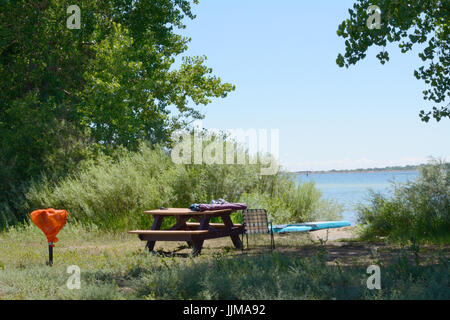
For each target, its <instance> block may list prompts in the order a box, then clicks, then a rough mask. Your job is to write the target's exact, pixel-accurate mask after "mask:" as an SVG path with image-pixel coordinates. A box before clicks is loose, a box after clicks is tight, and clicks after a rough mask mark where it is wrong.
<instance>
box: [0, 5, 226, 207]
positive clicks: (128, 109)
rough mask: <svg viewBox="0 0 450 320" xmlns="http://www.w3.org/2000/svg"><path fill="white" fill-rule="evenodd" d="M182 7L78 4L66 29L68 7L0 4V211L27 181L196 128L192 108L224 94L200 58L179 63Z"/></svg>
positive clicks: (185, 10)
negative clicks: (74, 22) (74, 21)
mask: <svg viewBox="0 0 450 320" xmlns="http://www.w3.org/2000/svg"><path fill="white" fill-rule="evenodd" d="M192 3H197V1H193V2H191V1H188V0H157V1H136V0H113V1H104V0H102V1H94V0H86V1H83V2H82V3H80V4H79V6H80V9H81V28H80V29H68V28H67V26H66V20H67V18H68V17H69V15H68V14H67V8H68V7H69V6H70V5H72V4H73V3H72V2H71V1H68V0H62V1H48V0H40V1H38V0H33V1H28V0H18V1H9V0H2V1H0V88H1V90H0V101H1V102H0V148H1V150H2V153H1V155H0V179H1V181H2V184H1V186H0V202H2V203H6V204H5V205H6V206H7V207H9V208H14V207H15V206H16V204H14V203H13V202H14V200H12V199H18V198H20V197H21V194H22V193H23V192H22V191H23V190H24V189H26V188H27V184H28V183H29V181H30V179H32V178H36V177H38V176H39V175H40V174H41V173H46V174H47V175H51V176H53V177H52V178H56V177H59V176H63V175H66V174H67V173H69V172H70V171H71V170H74V169H76V167H77V165H78V163H79V162H80V161H81V160H83V159H90V158H93V157H95V156H96V155H97V154H98V153H99V151H105V152H107V153H110V152H112V150H114V149H116V148H118V147H120V146H124V147H126V148H127V149H129V150H136V149H137V148H138V146H139V143H140V141H141V140H146V141H149V142H151V143H154V144H155V143H161V144H166V143H168V142H170V134H171V132H172V131H173V130H175V129H178V128H181V127H184V126H186V125H187V123H188V122H189V121H190V120H192V119H196V118H202V114H200V113H199V112H198V110H196V108H195V107H192V105H193V104H194V105H198V104H208V103H209V102H210V101H211V99H212V98H215V97H225V96H226V95H227V94H228V93H229V92H230V91H232V90H234V86H233V85H231V84H228V83H222V81H221V79H220V78H218V77H216V76H213V75H212V70H211V69H210V68H208V67H207V66H205V65H204V62H205V60H206V57H182V54H183V53H184V52H185V51H186V50H187V46H188V43H189V41H190V39H189V38H186V37H182V36H181V35H179V34H177V32H176V31H177V29H183V28H185V25H184V24H183V19H185V18H188V19H194V18H195V16H194V15H193V13H192V11H191V5H192ZM181 58H182V61H180V63H178V60H180V59H181ZM176 63H178V64H176ZM177 66H178V67H177ZM190 102H193V104H191V103H190ZM171 106H174V107H176V109H177V111H178V112H177V113H178V114H177V115H176V116H171V114H170V109H169V108H170V107H171ZM14 190H16V191H14ZM21 190H22V191H21Z"/></svg>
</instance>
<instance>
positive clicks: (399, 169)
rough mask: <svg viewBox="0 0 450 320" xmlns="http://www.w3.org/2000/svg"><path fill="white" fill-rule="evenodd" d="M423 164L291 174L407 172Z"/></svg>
mask: <svg viewBox="0 0 450 320" xmlns="http://www.w3.org/2000/svg"><path fill="white" fill-rule="evenodd" d="M421 166H423V165H417V166H405V167H386V168H368V169H351V170H317V171H314V170H312V171H291V172H289V173H290V174H333V173H370V172H406V171H417V170H418V169H419V168H420V167H421Z"/></svg>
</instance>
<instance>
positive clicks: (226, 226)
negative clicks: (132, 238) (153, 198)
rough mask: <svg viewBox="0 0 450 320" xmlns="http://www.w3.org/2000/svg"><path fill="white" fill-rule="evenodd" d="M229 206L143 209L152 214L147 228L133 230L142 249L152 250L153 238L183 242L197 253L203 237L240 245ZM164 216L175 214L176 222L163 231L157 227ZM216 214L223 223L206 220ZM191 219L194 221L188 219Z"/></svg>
mask: <svg viewBox="0 0 450 320" xmlns="http://www.w3.org/2000/svg"><path fill="white" fill-rule="evenodd" d="M233 211H234V210H233V209H221V210H209V211H192V210H191V209H188V208H168V209H158V210H150V211H144V214H150V215H152V216H154V222H153V227H152V229H151V230H133V231H129V233H132V234H137V235H138V237H139V239H141V240H142V241H147V245H146V248H148V249H149V251H151V252H152V251H153V249H154V247H155V243H156V241H186V242H187V243H188V245H189V246H192V247H193V249H192V255H194V256H196V255H198V254H200V252H201V250H202V246H203V242H204V240H207V239H214V238H220V237H228V236H229V237H230V238H231V241H232V242H233V244H234V246H235V247H236V248H238V249H241V248H242V247H243V245H242V242H241V239H239V235H240V234H242V233H243V232H244V226H243V225H242V224H233V222H232V221H231V218H230V214H231V213H232V212H233ZM166 217H175V219H176V223H175V224H174V225H173V226H172V227H170V228H169V229H166V230H161V224H162V222H163V219H164V218H166ZM213 217H220V218H221V219H222V221H223V223H210V220H211V218H213ZM190 219H193V220H195V221H197V222H188V221H189V220H190Z"/></svg>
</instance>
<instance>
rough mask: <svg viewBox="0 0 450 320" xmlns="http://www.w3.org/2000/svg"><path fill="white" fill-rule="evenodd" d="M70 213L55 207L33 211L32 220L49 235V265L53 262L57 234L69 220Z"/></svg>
mask: <svg viewBox="0 0 450 320" xmlns="http://www.w3.org/2000/svg"><path fill="white" fill-rule="evenodd" d="M68 215H69V213H68V212H67V211H66V210H55V209H53V208H49V209H41V210H35V211H33V212H31V214H30V216H31V220H32V221H33V223H34V224H35V225H36V226H37V227H38V228H39V229H41V230H42V232H43V233H44V234H45V236H46V237H47V241H48V250H49V265H52V264H53V247H54V246H55V245H54V243H55V242H58V238H57V237H56V235H57V234H58V233H59V231H61V229H62V228H63V227H64V225H65V224H66V222H67V216H68Z"/></svg>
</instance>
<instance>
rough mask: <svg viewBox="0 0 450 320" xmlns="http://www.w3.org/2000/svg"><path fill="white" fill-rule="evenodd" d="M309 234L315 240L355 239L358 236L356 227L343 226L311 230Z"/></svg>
mask: <svg viewBox="0 0 450 320" xmlns="http://www.w3.org/2000/svg"><path fill="white" fill-rule="evenodd" d="M309 236H310V237H311V239H312V240H315V241H319V240H320V239H322V240H323V241H336V240H341V239H354V238H356V232H355V228H354V227H343V228H334V229H323V230H317V231H310V232H309Z"/></svg>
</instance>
